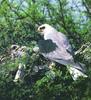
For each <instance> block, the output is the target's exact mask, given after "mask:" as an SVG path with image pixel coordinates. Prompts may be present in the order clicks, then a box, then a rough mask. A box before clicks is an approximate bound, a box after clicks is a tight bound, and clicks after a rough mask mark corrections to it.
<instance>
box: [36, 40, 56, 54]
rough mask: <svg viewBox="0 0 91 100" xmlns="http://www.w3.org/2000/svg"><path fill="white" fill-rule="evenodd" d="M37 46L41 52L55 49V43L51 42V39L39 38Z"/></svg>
mask: <svg viewBox="0 0 91 100" xmlns="http://www.w3.org/2000/svg"><path fill="white" fill-rule="evenodd" d="M38 46H39V49H40V52H41V53H50V52H53V51H54V50H56V48H57V45H56V43H54V42H52V40H50V39H48V40H40V41H39V42H38Z"/></svg>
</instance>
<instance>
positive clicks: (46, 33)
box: [44, 29, 57, 40]
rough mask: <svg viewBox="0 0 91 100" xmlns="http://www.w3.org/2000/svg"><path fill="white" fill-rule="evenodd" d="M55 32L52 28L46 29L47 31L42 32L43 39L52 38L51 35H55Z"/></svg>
mask: <svg viewBox="0 0 91 100" xmlns="http://www.w3.org/2000/svg"><path fill="white" fill-rule="evenodd" d="M56 33H57V31H56V30H55V29H53V30H50V31H49V30H48V31H47V32H45V34H44V39H45V40H48V39H52V37H53V35H55V34H56Z"/></svg>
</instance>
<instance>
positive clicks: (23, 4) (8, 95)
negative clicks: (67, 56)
mask: <svg viewBox="0 0 91 100" xmlns="http://www.w3.org/2000/svg"><path fill="white" fill-rule="evenodd" d="M43 23H48V24H50V25H52V26H53V27H55V28H56V29H57V30H58V31H61V32H63V33H64V34H66V35H67V36H68V38H69V40H70V43H71V44H72V47H73V50H74V51H76V50H78V49H79V48H80V47H81V46H82V45H84V44H86V43H87V45H86V46H85V48H86V49H85V51H84V50H82V51H81V52H80V53H79V54H77V55H76V57H75V59H76V60H78V61H80V62H82V63H84V64H85V65H86V69H87V75H88V78H87V79H79V80H77V81H73V80H72V78H71V76H70V74H69V72H68V71H67V69H66V68H65V67H63V66H62V65H59V64H56V65H55V66H54V67H53V69H52V70H48V69H46V70H38V72H34V71H33V70H31V69H32V67H34V66H38V65H41V66H44V65H45V66H46V64H47V63H48V60H46V59H45V58H43V57H42V56H41V55H39V54H35V53H33V51H32V48H33V47H34V46H36V45H37V41H38V40H39V39H40V37H39V34H38V33H37V31H36V30H37V27H38V26H39V25H41V24H43ZM88 43H89V44H90V43H91V1H90V0H45V1H44V0H0V100H7V99H9V100H91V78H90V77H91V46H89V47H88ZM12 44H17V45H21V46H24V45H25V46H27V47H29V48H30V49H29V56H28V57H24V59H22V60H21V61H22V62H23V63H25V64H26V68H25V76H24V79H23V81H20V82H18V83H14V82H13V79H14V76H15V72H16V70H17V67H18V62H19V61H12V60H11V59H10V56H9V55H10V49H9V48H10V46H11V45H12ZM83 51H84V52H83ZM2 59H3V60H2ZM54 72H55V74H54Z"/></svg>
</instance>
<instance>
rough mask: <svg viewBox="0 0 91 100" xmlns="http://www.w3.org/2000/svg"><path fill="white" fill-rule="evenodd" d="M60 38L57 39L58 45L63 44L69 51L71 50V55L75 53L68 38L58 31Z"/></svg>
mask: <svg viewBox="0 0 91 100" xmlns="http://www.w3.org/2000/svg"><path fill="white" fill-rule="evenodd" d="M56 36H57V37H58V38H59V39H57V41H58V45H59V46H63V47H64V48H65V49H66V50H67V52H69V53H70V54H71V55H73V54H74V53H73V50H72V46H71V44H70V43H69V40H68V38H67V37H66V36H65V35H64V34H63V33H61V32H58V34H57V35H56Z"/></svg>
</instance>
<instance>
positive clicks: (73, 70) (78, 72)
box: [67, 63, 88, 80]
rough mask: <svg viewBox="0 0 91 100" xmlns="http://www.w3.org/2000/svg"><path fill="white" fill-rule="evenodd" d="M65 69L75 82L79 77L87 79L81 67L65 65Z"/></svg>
mask: <svg viewBox="0 0 91 100" xmlns="http://www.w3.org/2000/svg"><path fill="white" fill-rule="evenodd" d="M67 69H68V71H69V72H70V74H71V76H72V78H73V80H77V79H78V78H79V77H88V76H87V75H86V74H85V73H84V69H82V68H81V65H80V64H78V63H76V64H72V65H67Z"/></svg>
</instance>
